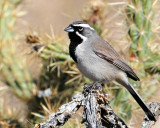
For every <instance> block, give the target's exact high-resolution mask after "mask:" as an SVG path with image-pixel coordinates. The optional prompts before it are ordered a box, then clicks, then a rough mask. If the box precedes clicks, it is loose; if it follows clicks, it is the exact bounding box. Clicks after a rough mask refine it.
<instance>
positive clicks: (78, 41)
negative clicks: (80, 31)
mask: <svg viewBox="0 0 160 128" xmlns="http://www.w3.org/2000/svg"><path fill="white" fill-rule="evenodd" d="M68 36H69V38H70V41H71V42H70V45H69V54H70V56H71V57H72V59H73V60H74V61H75V62H76V63H77V56H76V54H75V50H76V47H77V46H78V45H79V44H81V43H82V41H83V40H82V39H81V38H80V37H79V36H77V35H76V33H74V32H73V33H69V34H68Z"/></svg>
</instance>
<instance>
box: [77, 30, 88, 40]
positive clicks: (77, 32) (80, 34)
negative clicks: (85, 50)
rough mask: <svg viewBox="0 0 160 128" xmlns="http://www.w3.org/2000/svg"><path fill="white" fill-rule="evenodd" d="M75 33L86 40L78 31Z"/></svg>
mask: <svg viewBox="0 0 160 128" xmlns="http://www.w3.org/2000/svg"><path fill="white" fill-rule="evenodd" d="M76 34H77V35H78V36H79V37H80V38H81V39H82V40H83V41H86V40H87V37H85V36H83V35H81V34H80V33H79V32H78V31H77V32H76Z"/></svg>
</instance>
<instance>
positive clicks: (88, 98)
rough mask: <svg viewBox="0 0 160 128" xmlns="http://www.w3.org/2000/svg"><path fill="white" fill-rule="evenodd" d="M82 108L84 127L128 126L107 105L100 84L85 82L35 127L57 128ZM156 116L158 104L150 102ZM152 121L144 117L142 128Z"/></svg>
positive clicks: (158, 110) (147, 126)
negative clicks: (68, 99)
mask: <svg viewBox="0 0 160 128" xmlns="http://www.w3.org/2000/svg"><path fill="white" fill-rule="evenodd" d="M81 106H82V107H83V108H84V111H83V115H82V123H85V126H86V128H128V126H127V125H126V124H125V123H124V121H123V120H121V119H120V118H119V117H118V116H117V115H116V114H115V113H114V111H113V110H112V109H111V107H110V106H109V102H108V99H107V96H106V95H105V94H104V93H103V91H102V86H101V85H100V84H86V85H85V86H84V89H83V92H82V93H79V94H77V95H75V96H74V97H73V98H72V101H71V102H69V103H66V104H64V105H62V106H61V107H60V108H59V112H57V113H53V114H51V115H50V116H49V119H48V120H47V121H45V122H43V123H40V124H38V125H37V126H35V128H57V127H60V126H62V125H64V124H65V123H66V122H67V121H68V119H69V118H71V116H72V114H74V113H75V112H76V111H77V110H78V109H79V108H80V107H81ZM149 107H150V108H151V110H152V111H153V113H154V114H155V115H156V117H158V116H159V114H160V104H159V103H151V104H150V106H149ZM152 125H153V122H152V121H150V120H149V119H148V118H147V117H145V118H144V122H143V124H142V128H151V126H152Z"/></svg>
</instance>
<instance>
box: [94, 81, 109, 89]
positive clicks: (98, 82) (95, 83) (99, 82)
mask: <svg viewBox="0 0 160 128" xmlns="http://www.w3.org/2000/svg"><path fill="white" fill-rule="evenodd" d="M105 81H106V80H105V79H103V80H99V81H96V82H94V83H93V84H92V88H94V87H95V86H96V85H97V84H101V85H102V84H103V83H104V82H105ZM102 86H103V85H102Z"/></svg>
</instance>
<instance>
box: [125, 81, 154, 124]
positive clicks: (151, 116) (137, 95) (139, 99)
mask: <svg viewBox="0 0 160 128" xmlns="http://www.w3.org/2000/svg"><path fill="white" fill-rule="evenodd" d="M125 87H126V88H127V90H128V91H129V92H130V93H131V95H132V96H133V97H134V99H135V100H136V101H137V103H138V104H139V106H140V107H141V108H142V109H143V111H144V112H145V113H146V115H147V116H148V118H149V119H150V120H152V121H156V118H155V116H154V115H153V113H152V112H151V111H150V110H149V108H148V107H147V105H146V104H145V103H144V101H143V100H142V99H141V97H140V96H139V94H138V93H137V92H136V90H135V89H134V88H133V87H132V85H131V84H130V83H129V85H128V86H125Z"/></svg>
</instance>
